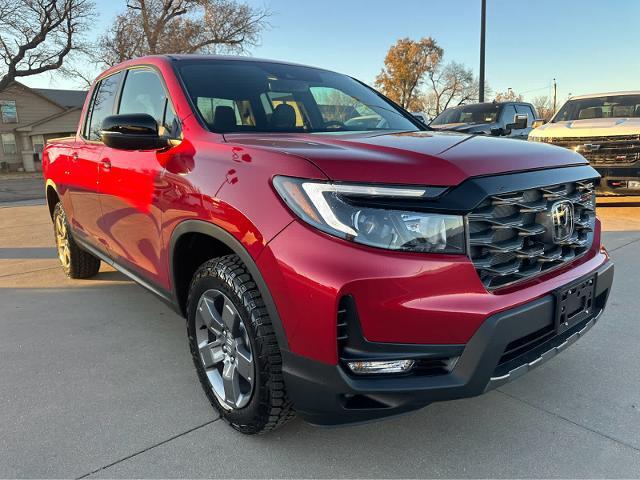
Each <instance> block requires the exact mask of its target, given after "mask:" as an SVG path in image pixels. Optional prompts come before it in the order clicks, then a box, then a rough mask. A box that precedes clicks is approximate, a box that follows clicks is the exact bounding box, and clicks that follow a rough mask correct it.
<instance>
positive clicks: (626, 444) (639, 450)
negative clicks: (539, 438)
mask: <svg viewBox="0 0 640 480" xmlns="http://www.w3.org/2000/svg"><path fill="white" fill-rule="evenodd" d="M496 391H497V392H498V393H501V394H502V395H504V396H505V397H509V398H511V399H513V400H516V401H518V402H522V403H524V404H525V405H528V406H529V407H531V408H535V409H536V410H540V411H541V412H544V413H546V414H548V415H552V416H554V417H556V418H559V419H560V420H564V421H565V422H568V423H570V424H572V425H575V426H576V427H578V428H581V429H583V430H586V431H588V432H591V433H595V434H596V435H598V436H600V437H603V438H606V439H608V440H611V441H612V442H615V443H617V444H619V445H622V446H624V447H628V448H630V449H632V450H635V451H636V452H639V453H640V448H638V447H636V446H634V445H631V444H629V443H626V442H624V441H622V440H620V439H618V438H615V437H612V436H611V435H607V434H606V433H602V432H599V431H598V430H595V429H593V428H590V427H587V426H586V425H582V424H581V423H578V422H576V421H574V420H571V419H570V418H567V417H564V416H562V415H560V414H558V413H556V412H552V411H550V410H547V409H546V408H542V407H540V406H538V405H535V404H533V403H531V402H529V401H527V400H524V399H522V398H519V397H516V396H515V395H511V394H510V393H507V392H505V391H503V390H500V389H496Z"/></svg>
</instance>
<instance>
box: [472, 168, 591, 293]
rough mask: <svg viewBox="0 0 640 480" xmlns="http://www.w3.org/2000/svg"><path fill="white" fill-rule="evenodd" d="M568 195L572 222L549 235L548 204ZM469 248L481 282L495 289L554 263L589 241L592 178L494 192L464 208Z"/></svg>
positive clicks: (565, 259)
mask: <svg viewBox="0 0 640 480" xmlns="http://www.w3.org/2000/svg"><path fill="white" fill-rule="evenodd" d="M561 201H569V202H571V203H572V204H573V207H574V219H575V228H574V231H573V234H572V235H571V236H570V237H569V238H567V239H566V240H560V241H556V240H554V235H553V230H554V227H553V220H552V218H551V210H552V207H553V206H554V205H555V204H556V203H557V202H561ZM467 218H468V222H469V254H470V257H471V260H472V261H473V263H474V265H475V267H476V270H477V272H478V274H479V275H480V279H481V280H482V283H483V284H484V285H485V287H486V288H487V289H490V290H491V289H495V288H499V287H503V286H505V285H509V284H512V283H514V282H518V281H522V280H525V279H527V278H530V277H533V276H535V275H539V274H542V273H544V272H546V271H548V270H551V269H553V268H555V267H558V266H560V265H562V264H564V263H566V262H569V261H571V260H574V259H575V258H577V257H578V256H580V255H582V254H584V253H585V252H587V250H589V248H590V247H591V243H592V241H593V230H594V227H595V219H596V216H595V187H594V180H584V181H577V182H569V183H562V184H559V185H552V186H549V187H541V188H532V189H528V190H521V191H516V192H511V193H503V194H499V195H493V196H490V197H488V198H487V199H485V200H484V201H483V202H482V203H481V204H480V205H479V206H478V207H477V208H475V209H474V210H473V211H472V212H471V213H469V214H468V217H467Z"/></svg>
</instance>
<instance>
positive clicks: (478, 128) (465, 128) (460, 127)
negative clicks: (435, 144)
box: [429, 123, 498, 133]
mask: <svg viewBox="0 0 640 480" xmlns="http://www.w3.org/2000/svg"><path fill="white" fill-rule="evenodd" d="M429 126H430V127H431V128H433V129H435V130H438V131H447V132H463V133H489V132H491V129H492V128H497V126H498V125H497V124H496V123H479V124H474V123H445V124H442V125H429Z"/></svg>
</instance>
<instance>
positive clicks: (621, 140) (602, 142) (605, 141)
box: [542, 134, 640, 165]
mask: <svg viewBox="0 0 640 480" xmlns="http://www.w3.org/2000/svg"><path fill="white" fill-rule="evenodd" d="M542 141H543V142H545V143H551V144H553V145H557V146H558V147H564V148H569V149H571V150H576V151H577V152H578V153H580V154H581V155H582V156H583V157H585V158H586V159H587V160H589V163H591V164H592V165H633V164H635V163H636V162H638V161H639V160H640V135H637V134H636V135H614V136H610V137H550V138H543V139H542ZM587 145H595V146H597V149H592V148H591V147H586V146H587Z"/></svg>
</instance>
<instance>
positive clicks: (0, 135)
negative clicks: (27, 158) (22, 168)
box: [0, 132, 18, 156]
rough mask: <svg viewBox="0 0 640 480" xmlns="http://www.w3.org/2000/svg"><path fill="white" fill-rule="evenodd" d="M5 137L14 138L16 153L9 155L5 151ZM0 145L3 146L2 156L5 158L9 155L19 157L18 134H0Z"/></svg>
mask: <svg viewBox="0 0 640 480" xmlns="http://www.w3.org/2000/svg"><path fill="white" fill-rule="evenodd" d="M5 135H11V136H12V137H13V148H14V150H15V151H14V152H13V153H7V152H6V151H5V149H4V146H5V143H4V136H5ZM0 145H1V146H2V154H3V155H4V156H7V155H15V156H17V155H18V140H17V139H16V134H15V133H13V132H2V133H0Z"/></svg>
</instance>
